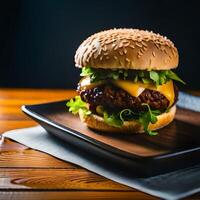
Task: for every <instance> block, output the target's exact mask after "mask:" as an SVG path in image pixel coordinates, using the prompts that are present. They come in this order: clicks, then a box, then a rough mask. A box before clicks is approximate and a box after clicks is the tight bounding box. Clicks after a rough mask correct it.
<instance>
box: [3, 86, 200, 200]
mask: <svg viewBox="0 0 200 200" xmlns="http://www.w3.org/2000/svg"><path fill="white" fill-rule="evenodd" d="M75 94H76V93H75V92H74V91H71V90H46V89H42V90H41V89H40V90H38V89H0V133H3V132H5V131H8V130H11V129H16V128H24V127H31V126H34V125H36V123H35V122H34V121H32V120H30V118H28V117H27V116H25V115H24V114H23V113H22V112H21V110H20V107H21V105H23V104H36V103H44V102H50V101H58V100H63V99H66V98H70V97H73V96H74V95H75ZM195 94H197V95H198V94H200V93H199V92H195ZM0 199H2V200H3V199H13V200H15V199H30V200H31V199H47V200H48V199H144V200H146V199H156V198H155V197H151V196H149V195H147V194H144V193H141V192H138V191H136V190H134V189H131V188H129V187H126V186H123V185H121V184H118V183H115V182H113V181H111V180H108V179H106V178H103V177H101V176H99V175H97V174H94V173H92V172H90V171H88V170H85V169H83V168H81V167H79V166H76V165H74V164H71V163H66V162H63V161H61V160H58V159H56V158H54V157H52V156H49V155H47V154H44V153H41V152H38V151H35V150H32V149H30V148H28V147H25V146H23V145H21V144H18V143H16V142H14V141H11V140H8V139H4V140H2V139H1V141H0ZM188 199H200V196H199V195H195V196H193V197H190V198H188Z"/></svg>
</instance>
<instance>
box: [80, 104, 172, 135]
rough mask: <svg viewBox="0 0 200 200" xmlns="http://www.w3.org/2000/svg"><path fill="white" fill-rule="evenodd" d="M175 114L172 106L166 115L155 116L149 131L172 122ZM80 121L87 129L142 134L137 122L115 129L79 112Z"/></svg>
mask: <svg viewBox="0 0 200 200" xmlns="http://www.w3.org/2000/svg"><path fill="white" fill-rule="evenodd" d="M175 113H176V106H175V105H174V106H173V107H172V108H171V109H170V111H169V112H168V113H162V114H161V115H159V116H157V119H158V121H157V122H156V123H155V124H150V125H149V129H150V130H157V129H160V128H162V127H164V126H166V125H168V124H169V123H170V122H172V121H173V119H174V116H175ZM79 116H80V119H81V121H82V122H83V123H85V124H86V125H87V126H88V127H90V128H92V129H94V130H99V131H104V132H110V133H111V132H113V133H143V132H144V129H143V126H142V125H141V124H140V123H139V122H138V121H136V120H135V121H126V122H124V124H123V126H122V127H120V128H116V127H113V126H109V125H108V124H106V123H105V122H104V119H103V118H102V117H100V116H98V115H94V114H92V115H89V116H84V115H83V113H82V112H79Z"/></svg>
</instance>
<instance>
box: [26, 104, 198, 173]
mask: <svg viewBox="0 0 200 200" xmlns="http://www.w3.org/2000/svg"><path fill="white" fill-rule="evenodd" d="M66 102H67V101H60V102H53V103H46V104H38V105H26V106H22V110H23V112H25V113H26V114H27V115H29V116H30V117H31V118H33V119H34V120H36V121H37V122H38V123H39V124H40V125H41V126H43V127H44V128H45V129H46V130H47V131H48V132H49V133H50V134H53V135H55V136H56V137H59V138H60V139H62V140H65V141H66V142H69V143H73V144H75V145H76V146H77V148H78V147H80V148H82V149H83V150H84V149H85V150H87V151H93V152H96V154H99V155H100V154H101V156H103V157H107V158H110V159H113V160H114V161H115V162H118V163H121V164H122V165H124V164H125V165H126V166H129V167H130V169H133V167H134V169H136V170H137V171H138V174H139V175H141V176H152V175H156V174H161V173H165V172H169V171H172V170H176V169H180V168H184V167H188V166H191V165H194V164H197V163H200V114H199V113H197V112H194V111H189V110H185V109H180V108H178V110H177V114H176V118H175V120H174V121H173V122H172V123H171V124H170V125H168V126H166V127H164V128H162V129H160V130H159V135H158V136H153V137H152V136H148V135H147V134H137V135H133V134H128V133H127V134H116V133H110V134H108V133H102V132H98V131H94V130H91V129H89V128H87V127H86V126H85V125H84V124H82V123H81V122H80V119H79V117H78V116H74V115H72V114H71V113H69V112H68V109H67V107H66Z"/></svg>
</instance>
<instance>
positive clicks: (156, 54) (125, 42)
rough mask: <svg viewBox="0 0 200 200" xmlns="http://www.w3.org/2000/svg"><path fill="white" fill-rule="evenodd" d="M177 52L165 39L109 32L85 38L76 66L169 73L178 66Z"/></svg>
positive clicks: (134, 31) (127, 31)
mask: <svg viewBox="0 0 200 200" xmlns="http://www.w3.org/2000/svg"><path fill="white" fill-rule="evenodd" d="M178 57H179V56H178V51H177V48H176V47H175V46H174V44H173V42H171V41H170V40H169V39H167V38H166V37H163V36H161V35H159V34H155V33H153V32H149V31H143V30H138V29H111V30H107V31H102V32H99V33H96V34H94V35H92V36H90V37H89V38H87V39H86V40H85V41H84V42H83V43H82V44H81V45H80V46H79V48H78V49H77V51H76V54H75V64H76V66H77V67H79V68H81V67H86V66H89V67H93V68H104V69H120V68H121V69H135V70H168V69H173V68H176V67H177V65H178Z"/></svg>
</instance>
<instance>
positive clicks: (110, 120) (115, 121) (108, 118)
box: [103, 112, 123, 128]
mask: <svg viewBox="0 0 200 200" xmlns="http://www.w3.org/2000/svg"><path fill="white" fill-rule="evenodd" d="M103 118H104V121H105V122H106V123H107V124H108V125H110V126H113V127H117V128H120V127H122V125H123V121H122V120H121V119H120V118H119V116H118V115H117V114H110V115H109V114H108V113H107V112H104V113H103Z"/></svg>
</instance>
